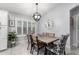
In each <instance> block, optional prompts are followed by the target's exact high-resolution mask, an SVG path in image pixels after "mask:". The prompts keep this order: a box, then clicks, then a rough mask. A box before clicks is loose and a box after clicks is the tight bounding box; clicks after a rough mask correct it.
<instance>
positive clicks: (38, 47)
mask: <svg viewBox="0 0 79 59" xmlns="http://www.w3.org/2000/svg"><path fill="white" fill-rule="evenodd" d="M36 42H37V47H38V48H39V43H40V42H39V40H38V36H36Z"/></svg>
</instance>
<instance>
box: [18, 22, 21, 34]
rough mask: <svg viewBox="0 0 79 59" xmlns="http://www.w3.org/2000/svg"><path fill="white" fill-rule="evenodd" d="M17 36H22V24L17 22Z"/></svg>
mask: <svg viewBox="0 0 79 59" xmlns="http://www.w3.org/2000/svg"><path fill="white" fill-rule="evenodd" d="M17 34H18V35H21V34H22V22H21V21H17Z"/></svg>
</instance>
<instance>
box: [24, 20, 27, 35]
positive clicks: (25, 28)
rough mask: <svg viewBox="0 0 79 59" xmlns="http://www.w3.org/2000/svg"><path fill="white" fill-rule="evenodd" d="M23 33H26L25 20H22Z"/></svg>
mask: <svg viewBox="0 0 79 59" xmlns="http://www.w3.org/2000/svg"><path fill="white" fill-rule="evenodd" d="M23 34H27V22H26V21H23Z"/></svg>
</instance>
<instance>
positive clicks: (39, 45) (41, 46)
mask: <svg viewBox="0 0 79 59" xmlns="http://www.w3.org/2000/svg"><path fill="white" fill-rule="evenodd" d="M36 42H37V55H38V54H39V51H40V50H41V49H42V48H44V44H43V43H42V42H41V41H39V40H38V36H36Z"/></svg>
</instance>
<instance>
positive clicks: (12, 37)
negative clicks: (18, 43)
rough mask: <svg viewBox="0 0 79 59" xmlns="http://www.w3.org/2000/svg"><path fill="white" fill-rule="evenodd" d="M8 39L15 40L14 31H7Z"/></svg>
mask: <svg viewBox="0 0 79 59" xmlns="http://www.w3.org/2000/svg"><path fill="white" fill-rule="evenodd" d="M8 40H9V41H15V40H16V33H15V32H9V33H8Z"/></svg>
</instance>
